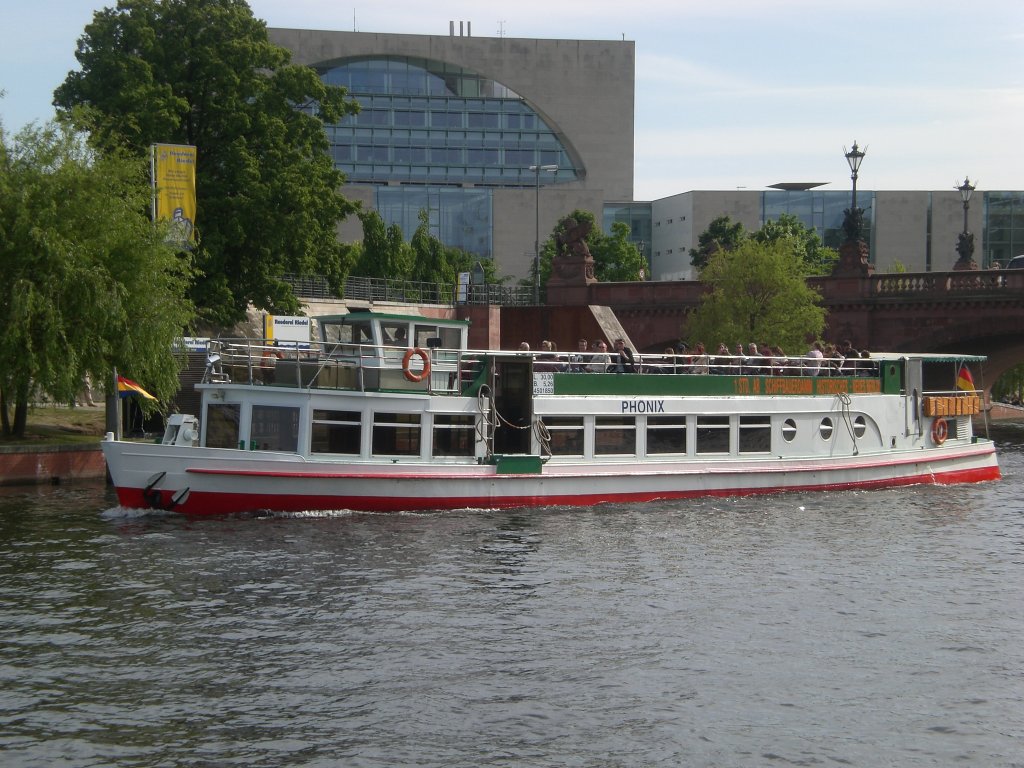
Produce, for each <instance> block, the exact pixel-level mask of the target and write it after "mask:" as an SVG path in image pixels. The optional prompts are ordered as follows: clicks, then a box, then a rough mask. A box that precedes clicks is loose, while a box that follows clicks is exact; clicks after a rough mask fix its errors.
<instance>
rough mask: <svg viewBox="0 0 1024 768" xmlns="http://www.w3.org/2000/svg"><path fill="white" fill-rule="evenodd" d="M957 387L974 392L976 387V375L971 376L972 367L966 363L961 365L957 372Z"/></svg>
mask: <svg viewBox="0 0 1024 768" xmlns="http://www.w3.org/2000/svg"><path fill="white" fill-rule="evenodd" d="M956 388H957V389H962V390H965V391H967V392H973V391H974V390H975V389H976V387H975V386H974V377H973V376H971V369H970V368H968V367H967V366H966V365H961V366H960V370H959V371H958V372H957V374H956Z"/></svg>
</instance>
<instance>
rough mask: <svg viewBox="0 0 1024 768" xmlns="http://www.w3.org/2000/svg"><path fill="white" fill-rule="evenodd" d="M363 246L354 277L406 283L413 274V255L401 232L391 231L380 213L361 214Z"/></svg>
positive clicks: (353, 269) (363, 212) (395, 228)
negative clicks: (385, 279)
mask: <svg viewBox="0 0 1024 768" xmlns="http://www.w3.org/2000/svg"><path fill="white" fill-rule="evenodd" d="M359 220H360V221H361V222H362V225H363V242H362V247H361V248H360V249H359V257H358V258H357V259H356V263H355V266H353V267H352V273H353V274H355V275H359V276H360V277H380V278H391V279H400V280H406V279H408V277H409V273H410V272H411V271H412V264H413V260H412V252H411V251H410V250H409V247H408V245H406V243H405V238H404V236H403V235H402V228H401V227H399V226H398V225H397V224H392V225H391V226H390V227H388V226H387V225H386V224H385V223H384V219H383V218H381V215H380V214H379V213H378V212H377V211H373V210H370V211H362V212H361V213H360V214H359Z"/></svg>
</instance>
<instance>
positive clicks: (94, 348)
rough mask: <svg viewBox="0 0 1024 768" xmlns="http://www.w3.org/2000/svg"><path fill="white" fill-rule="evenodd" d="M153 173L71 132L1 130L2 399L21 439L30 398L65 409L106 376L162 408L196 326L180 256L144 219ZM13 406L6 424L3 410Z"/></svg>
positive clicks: (106, 381)
mask: <svg viewBox="0 0 1024 768" xmlns="http://www.w3.org/2000/svg"><path fill="white" fill-rule="evenodd" d="M149 195H150V190H149V181H148V165H147V164H146V163H145V162H144V161H141V160H139V159H138V158H131V157H127V156H124V155H122V154H119V153H108V154H106V155H100V156H97V155H95V154H94V153H92V152H91V151H89V150H88V149H87V148H86V146H85V144H84V142H83V141H82V140H81V139H80V137H78V136H76V135H75V134H74V133H73V132H72V131H71V130H70V129H69V128H68V127H67V126H58V125H47V126H45V127H42V128H39V127H35V126H30V127H28V128H25V129H24V130H22V131H21V132H19V133H18V134H17V135H16V136H15V137H14V138H13V140H8V137H7V135H6V134H5V133H4V131H3V126H2V125H0V263H2V264H3V265H4V279H3V281H0V400H2V403H3V407H2V409H0V410H2V422H3V431H4V434H13V435H16V436H20V435H23V434H24V430H25V424H26V416H27V411H28V403H29V400H30V398H31V397H32V396H33V395H39V394H42V395H48V396H50V397H51V398H53V399H55V400H58V401H63V402H70V401H72V400H74V398H75V396H76V394H77V393H78V391H79V390H80V389H81V387H82V384H83V381H84V377H85V376H86V375H89V376H91V378H92V381H93V382H94V384H96V385H97V387H102V388H104V389H106V390H107V391H108V392H109V391H111V390H112V388H113V385H112V381H111V379H112V373H111V371H112V368H113V367H116V368H117V369H118V370H119V371H121V372H123V373H124V374H125V375H127V376H129V377H131V378H133V379H135V380H137V381H138V382H139V383H140V384H142V385H143V386H144V387H145V388H146V389H147V390H148V391H149V392H151V393H152V394H154V395H155V396H157V397H158V398H160V399H162V400H164V401H166V400H168V399H169V398H170V397H171V396H172V395H173V394H174V393H175V392H177V390H178V386H179V384H178V376H177V373H178V364H177V360H176V359H175V357H174V355H173V353H172V347H173V342H174V340H175V339H176V338H180V337H181V335H182V333H183V331H184V330H185V329H186V328H188V327H189V326H190V324H191V322H192V320H193V315H194V312H193V307H192V305H191V303H190V302H189V301H188V300H187V299H186V298H185V294H186V290H187V286H188V284H189V281H190V280H191V277H192V274H191V269H190V265H189V259H188V257H187V256H182V255H178V254H176V253H175V252H174V249H173V248H171V247H170V246H168V245H167V244H166V242H165V237H166V232H167V228H166V227H165V226H154V225H153V224H152V223H151V222H150V221H149V218H148V216H147V215H146V210H147V204H148V201H149ZM11 407H13V409H14V416H13V420H12V419H11V417H10V413H9V408H11Z"/></svg>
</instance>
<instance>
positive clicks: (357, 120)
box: [319, 56, 578, 258]
mask: <svg viewBox="0 0 1024 768" xmlns="http://www.w3.org/2000/svg"><path fill="white" fill-rule="evenodd" d="M319 74H320V77H321V79H323V81H324V82H325V83H328V84H330V85H340V86H344V87H345V88H347V89H348V91H349V94H350V95H351V96H352V97H353V98H354V99H355V100H356V101H358V102H359V106H360V112H359V114H357V115H352V116H349V117H346V118H345V119H344V120H343V121H342V122H340V123H338V124H336V125H333V126H329V127H328V129H327V135H328V140H329V142H330V152H331V156H332V158H333V160H334V165H335V167H336V168H338V169H339V170H341V171H343V172H344V173H345V175H346V177H347V180H348V183H350V184H366V185H371V186H375V187H376V208H377V210H378V211H379V212H380V214H381V217H382V218H383V219H384V221H385V223H386V224H388V225H391V224H398V225H399V226H400V227H401V228H402V231H403V233H404V234H405V237H406V239H409V238H411V237H412V234H413V232H414V231H415V230H416V227H417V226H418V225H419V220H418V216H419V211H420V210H426V211H427V212H428V215H429V220H430V228H431V232H432V233H433V234H434V235H436V236H437V237H438V238H440V240H441V241H442V242H443V243H444V244H445V245H447V246H451V247H455V248H461V249H463V250H466V251H468V252H470V253H473V254H476V255H477V256H481V257H487V258H490V257H492V256H493V253H494V251H493V242H492V232H493V196H492V192H491V190H492V189H493V188H501V187H505V188H508V187H511V188H533V187H534V186H535V185H536V183H537V179H536V175H535V172H533V171H531V170H530V166H536V165H557V166H558V171H557V172H556V173H545V175H544V176H545V178H544V185H545V186H547V185H548V184H552V183H555V184H557V183H560V182H568V181H575V180H576V179H577V174H578V170H577V168H576V165H575V163H574V162H573V159H572V158H571V156H570V153H569V152H568V151H567V150H566V148H565V146H564V145H563V144H562V142H561V141H560V140H559V138H558V134H557V133H556V131H555V130H554V129H553V128H552V127H551V126H549V125H548V124H547V123H546V122H545V121H544V120H543V119H542V118H541V117H540V116H539V115H538V114H536V113H535V112H534V110H533V109H531V108H530V106H529V105H528V104H527V103H526V101H525V100H524V99H523V98H522V97H521V96H519V95H518V94H517V93H515V92H514V91H512V90H511V89H510V88H508V87H506V86H504V85H502V84H501V83H498V82H496V81H494V80H491V79H488V78H485V77H482V76H481V75H479V74H476V73H474V72H471V71H469V70H467V69H464V68H462V67H459V66H456V65H453V64H450V63H445V62H440V61H431V60H429V59H422V58H414V57H408V56H372V57H359V58H353V59H351V60H346V61H342V62H340V63H334V64H332V66H330V67H328V68H321V69H320V71H319Z"/></svg>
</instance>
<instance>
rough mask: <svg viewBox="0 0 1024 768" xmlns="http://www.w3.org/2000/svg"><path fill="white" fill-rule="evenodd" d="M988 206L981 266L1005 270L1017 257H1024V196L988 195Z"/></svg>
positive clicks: (1016, 194) (1008, 193) (1005, 193)
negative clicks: (999, 266)
mask: <svg viewBox="0 0 1024 768" xmlns="http://www.w3.org/2000/svg"><path fill="white" fill-rule="evenodd" d="M972 202H973V200H972ZM984 206H985V231H984V237H983V243H984V254H983V261H982V262H981V266H983V267H989V266H991V265H993V264H997V263H998V264H999V265H1001V266H1005V265H1006V262H1008V261H1009V260H1010V259H1012V258H1013V257H1014V256H1019V255H1020V254H1022V253H1024V192H986V193H985V197H984Z"/></svg>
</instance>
